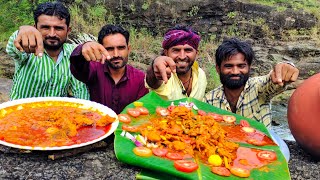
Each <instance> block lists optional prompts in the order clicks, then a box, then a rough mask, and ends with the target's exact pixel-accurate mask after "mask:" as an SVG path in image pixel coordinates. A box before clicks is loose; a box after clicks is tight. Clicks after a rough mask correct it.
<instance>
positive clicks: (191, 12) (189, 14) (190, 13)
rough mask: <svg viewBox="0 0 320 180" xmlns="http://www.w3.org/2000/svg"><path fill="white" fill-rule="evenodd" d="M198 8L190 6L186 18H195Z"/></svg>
mask: <svg viewBox="0 0 320 180" xmlns="http://www.w3.org/2000/svg"><path fill="white" fill-rule="evenodd" d="M199 10H200V8H199V7H198V6H192V8H191V10H190V11H189V12H188V17H193V16H196V15H197V14H198V12H199Z"/></svg>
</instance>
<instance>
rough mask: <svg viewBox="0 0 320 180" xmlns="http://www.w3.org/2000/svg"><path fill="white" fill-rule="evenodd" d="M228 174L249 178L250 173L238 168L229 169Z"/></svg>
mask: <svg viewBox="0 0 320 180" xmlns="http://www.w3.org/2000/svg"><path fill="white" fill-rule="evenodd" d="M230 172H231V173H232V174H233V175H235V176H238V177H249V176H250V171H249V170H248V169H244V168H240V167H231V169H230Z"/></svg>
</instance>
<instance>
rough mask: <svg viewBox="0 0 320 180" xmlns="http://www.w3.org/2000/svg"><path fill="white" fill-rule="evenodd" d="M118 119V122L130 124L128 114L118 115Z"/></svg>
mask: <svg viewBox="0 0 320 180" xmlns="http://www.w3.org/2000/svg"><path fill="white" fill-rule="evenodd" d="M118 118H119V121H120V122H123V123H130V122H131V118H130V116H129V115H128V114H118Z"/></svg>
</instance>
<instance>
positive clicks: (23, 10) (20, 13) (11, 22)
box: [0, 0, 45, 44]
mask: <svg viewBox="0 0 320 180" xmlns="http://www.w3.org/2000/svg"><path fill="white" fill-rule="evenodd" d="M42 2H45V1H44V0H38V1H37V3H42ZM0 4H1V13H0V22H1V26H0V42H6V41H7V40H8V38H9V36H10V35H11V34H12V33H13V32H14V31H15V30H17V29H18V27H19V26H21V25H33V24H34V21H33V14H32V12H33V9H34V8H35V7H36V5H37V4H35V2H34V1H31V0H20V1H7V0H0ZM1 44H2V43H1Z"/></svg>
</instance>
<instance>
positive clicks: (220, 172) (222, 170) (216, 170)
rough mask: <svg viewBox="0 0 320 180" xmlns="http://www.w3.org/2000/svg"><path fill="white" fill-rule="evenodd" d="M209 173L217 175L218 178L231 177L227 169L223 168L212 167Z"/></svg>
mask: <svg viewBox="0 0 320 180" xmlns="http://www.w3.org/2000/svg"><path fill="white" fill-rule="evenodd" d="M211 172H213V173H214V174H218V175H220V176H230V175H231V173H230V171H229V169H227V168H225V167H212V168H211Z"/></svg>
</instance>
